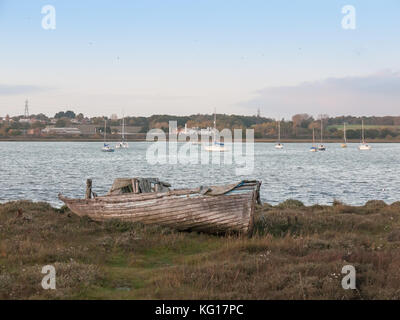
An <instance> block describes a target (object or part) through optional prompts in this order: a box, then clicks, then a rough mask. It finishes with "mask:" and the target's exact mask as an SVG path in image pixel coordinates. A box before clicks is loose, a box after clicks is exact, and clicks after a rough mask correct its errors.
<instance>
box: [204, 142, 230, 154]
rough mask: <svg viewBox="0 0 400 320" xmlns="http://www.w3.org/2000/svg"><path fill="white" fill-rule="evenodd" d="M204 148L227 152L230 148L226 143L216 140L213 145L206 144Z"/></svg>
mask: <svg viewBox="0 0 400 320" xmlns="http://www.w3.org/2000/svg"><path fill="white" fill-rule="evenodd" d="M204 150H206V151H210V152H225V151H229V148H227V147H225V145H224V144H223V143H221V142H214V143H212V144H211V145H205V146H204Z"/></svg>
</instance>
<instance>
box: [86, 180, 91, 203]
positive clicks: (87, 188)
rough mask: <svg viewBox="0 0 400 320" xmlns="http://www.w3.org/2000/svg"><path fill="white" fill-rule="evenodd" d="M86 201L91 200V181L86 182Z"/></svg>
mask: <svg viewBox="0 0 400 320" xmlns="http://www.w3.org/2000/svg"><path fill="white" fill-rule="evenodd" d="M85 198H86V199H91V198H92V179H87V180H86V197H85Z"/></svg>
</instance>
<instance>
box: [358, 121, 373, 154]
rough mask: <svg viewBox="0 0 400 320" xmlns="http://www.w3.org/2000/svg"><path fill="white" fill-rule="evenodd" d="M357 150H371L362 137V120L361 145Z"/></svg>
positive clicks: (362, 122)
mask: <svg viewBox="0 0 400 320" xmlns="http://www.w3.org/2000/svg"><path fill="white" fill-rule="evenodd" d="M358 149H359V150H371V146H370V145H368V143H366V142H365V136H364V120H361V144H360V145H359V146H358Z"/></svg>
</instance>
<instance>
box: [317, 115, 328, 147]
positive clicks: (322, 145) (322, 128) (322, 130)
mask: <svg viewBox="0 0 400 320" xmlns="http://www.w3.org/2000/svg"><path fill="white" fill-rule="evenodd" d="M323 134H324V126H323V120H322V117H321V142H320V145H319V146H318V151H325V150H326V147H325V146H324V144H323V143H322V142H323Z"/></svg>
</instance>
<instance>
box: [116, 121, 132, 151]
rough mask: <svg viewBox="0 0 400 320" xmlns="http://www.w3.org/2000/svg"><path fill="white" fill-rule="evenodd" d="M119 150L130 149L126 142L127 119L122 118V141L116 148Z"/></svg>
mask: <svg viewBox="0 0 400 320" xmlns="http://www.w3.org/2000/svg"><path fill="white" fill-rule="evenodd" d="M115 148H117V149H128V148H129V145H128V142H126V141H125V117H124V116H122V141H121V142H119V143H117V145H116V146H115Z"/></svg>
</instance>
